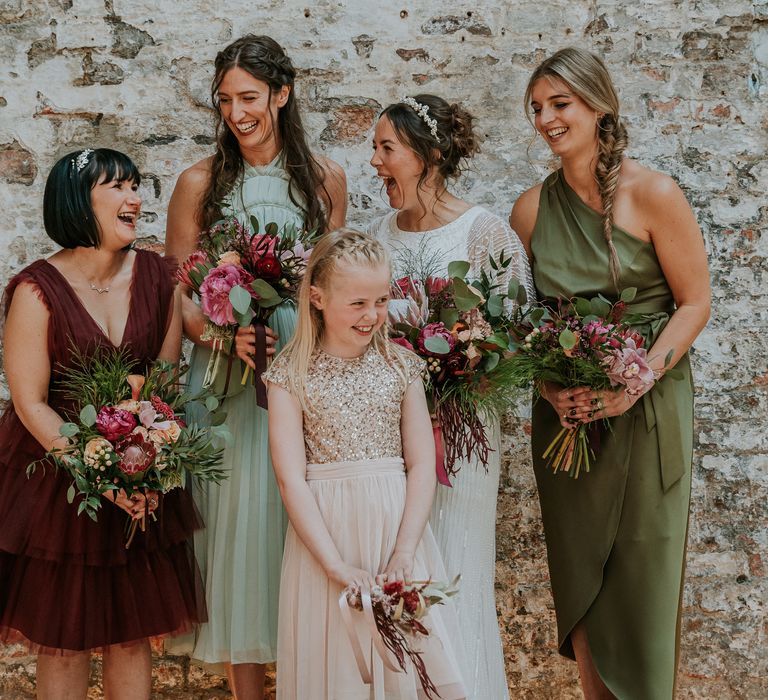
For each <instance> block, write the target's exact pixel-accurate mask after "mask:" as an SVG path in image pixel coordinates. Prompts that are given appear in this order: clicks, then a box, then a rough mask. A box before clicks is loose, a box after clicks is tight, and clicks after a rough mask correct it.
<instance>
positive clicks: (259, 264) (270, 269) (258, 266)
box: [253, 253, 283, 282]
mask: <svg viewBox="0 0 768 700" xmlns="http://www.w3.org/2000/svg"><path fill="white" fill-rule="evenodd" d="M253 271H254V272H255V273H256V276H257V277H261V278H262V279H264V280H266V281H267V282H276V281H277V280H279V279H280V277H282V275H283V267H282V265H280V261H279V260H278V259H277V256H276V255H274V254H273V253H267V254H266V255H264V256H263V257H261V258H259V259H258V260H256V261H255V262H254V263H253Z"/></svg>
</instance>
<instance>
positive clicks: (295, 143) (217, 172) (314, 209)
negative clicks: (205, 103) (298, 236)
mask: <svg viewBox="0 0 768 700" xmlns="http://www.w3.org/2000/svg"><path fill="white" fill-rule="evenodd" d="M214 65H215V69H216V72H215V74H214V78H213V82H212V84H211V100H212V102H213V106H214V108H215V109H216V153H215V155H214V156H213V163H212V165H211V180H210V183H209V185H208V187H207V189H206V191H205V194H204V195H203V199H202V216H201V219H202V220H201V224H202V225H203V227H205V228H207V227H209V226H211V225H212V224H213V223H215V222H216V221H217V220H219V219H220V218H221V205H222V202H223V201H224V200H225V198H226V197H227V196H228V195H229V193H230V192H231V191H232V189H233V188H234V187H235V185H236V183H237V181H238V179H239V178H240V177H241V175H242V174H243V169H244V166H243V157H242V155H241V153H240V146H239V145H238V142H237V137H236V136H235V135H234V134H233V133H232V131H231V129H230V128H229V127H228V126H227V124H226V122H225V121H224V118H223V116H222V114H221V108H220V104H219V95H218V93H219V87H220V86H221V82H222V80H223V79H224V76H225V75H226V73H227V71H229V70H231V69H232V68H241V69H242V70H244V71H246V72H247V73H249V74H250V75H252V76H253V77H254V78H256V79H257V80H261V81H263V82H265V83H266V84H267V85H268V86H269V98H270V100H271V98H272V94H273V93H275V92H279V91H280V89H281V88H282V87H283V86H284V85H287V86H288V87H289V88H290V92H289V94H288V100H287V102H286V103H285V104H284V105H283V106H282V107H281V108H280V110H279V111H278V113H277V130H278V133H279V135H280V141H281V144H282V152H283V167H285V170H286V172H287V173H288V176H289V178H290V180H289V190H288V191H289V195H290V198H291V201H292V202H293V203H294V204H295V205H296V206H297V207H299V208H300V209H302V210H303V212H304V222H305V224H306V225H307V226H308V227H309V228H316V229H317V230H319V231H324V230H325V228H326V223H327V221H328V219H329V217H330V214H331V206H332V205H331V199H330V196H329V195H328V190H327V189H326V187H325V184H324V180H325V175H324V172H323V168H322V166H321V165H320V164H319V163H318V162H317V159H316V158H315V157H314V156H313V155H312V152H311V151H310V149H309V146H308V145H307V139H306V135H305V133H304V127H303V125H302V122H301V115H300V113H299V107H298V104H297V102H296V96H295V94H294V81H295V78H296V69H295V68H294V67H293V63H292V62H291V59H290V58H288V56H287V55H286V53H285V51H283V48H282V47H281V46H280V44H278V43H277V42H276V41H275V40H274V39H272V38H271V37H268V36H263V35H261V36H259V35H255V34H246V35H245V36H242V37H240V38H239V39H237V40H236V41H233V42H232V43H231V44H230V45H229V46H227V47H226V48H225V49H223V50H222V51H220V52H219V53H218V54H217V56H216V61H215V64H214ZM321 191H322V192H324V193H325V202H326V205H325V206H324V204H323V201H321V199H320V197H319V193H320V192H321ZM326 208H327V211H326Z"/></svg>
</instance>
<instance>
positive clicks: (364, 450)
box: [263, 348, 423, 464]
mask: <svg viewBox="0 0 768 700" xmlns="http://www.w3.org/2000/svg"><path fill="white" fill-rule="evenodd" d="M406 364H407V381H408V383H410V382H412V381H414V380H415V379H418V378H419V377H420V375H421V371H422V368H423V361H422V360H421V359H419V358H418V357H416V355H413V354H410V353H409V354H408V355H407V357H406ZM286 365H287V362H286V357H285V356H278V358H277V359H276V360H275V361H274V362H273V363H272V366H271V367H270V368H269V370H267V372H265V373H264V375H263V378H264V381H270V382H272V383H274V384H277V385H278V386H281V387H283V388H284V389H288V390H289V391H290V385H289V381H288V372H287V366H286ZM405 390H406V380H405V379H404V378H403V377H402V376H401V373H400V371H399V370H398V368H397V366H396V364H395V363H394V360H393V361H392V364H390V362H389V361H388V360H387V359H385V358H384V357H382V355H381V354H379V353H378V352H377V351H376V350H375V349H373V348H369V349H368V351H367V352H366V353H365V354H364V355H362V356H361V357H357V358H354V359H342V358H339V357H334V356H332V355H328V354H327V353H325V352H323V351H316V352H315V354H314V355H313V357H312V361H311V363H310V368H309V372H308V375H307V380H306V392H307V399H308V403H309V405H310V406H311V407H312V410H311V411H309V412H307V411H305V412H304V445H305V448H306V454H307V463H310V464H311V463H315V464H324V463H327V462H343V461H356V460H363V459H381V458H383V457H402V456H403V448H402V439H401V437H400V406H401V403H402V401H403V397H404V395H405Z"/></svg>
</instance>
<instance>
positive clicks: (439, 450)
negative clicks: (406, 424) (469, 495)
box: [432, 425, 453, 488]
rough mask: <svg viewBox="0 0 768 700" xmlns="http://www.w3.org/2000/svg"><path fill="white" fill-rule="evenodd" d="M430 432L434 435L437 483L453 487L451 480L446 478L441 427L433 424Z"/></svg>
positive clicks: (446, 471)
mask: <svg viewBox="0 0 768 700" xmlns="http://www.w3.org/2000/svg"><path fill="white" fill-rule="evenodd" d="M432 434H433V435H434V437H435V473H436V474H437V483H438V484H442V485H443V486H447V487H448V488H453V486H452V485H451V480H450V479H449V478H448V470H447V469H446V468H445V448H444V446H443V429H442V428H441V427H440V426H439V425H433V426H432Z"/></svg>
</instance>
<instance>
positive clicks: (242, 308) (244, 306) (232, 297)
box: [229, 284, 252, 314]
mask: <svg viewBox="0 0 768 700" xmlns="http://www.w3.org/2000/svg"><path fill="white" fill-rule="evenodd" d="M251 299H252V297H251V295H250V294H249V293H248V291H247V290H246V289H245V288H244V287H241V286H240V285H239V284H236V285H235V286H234V287H232V289H230V290H229V303H230V304H232V308H233V309H234V310H235V311H237V313H240V314H244V313H246V312H247V311H248V309H249V308H250V307H251Z"/></svg>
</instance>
